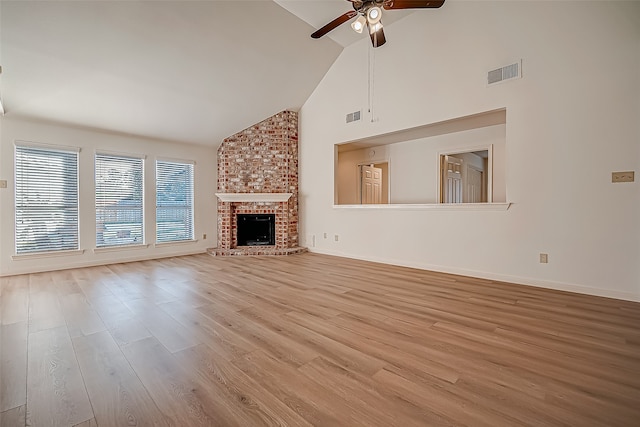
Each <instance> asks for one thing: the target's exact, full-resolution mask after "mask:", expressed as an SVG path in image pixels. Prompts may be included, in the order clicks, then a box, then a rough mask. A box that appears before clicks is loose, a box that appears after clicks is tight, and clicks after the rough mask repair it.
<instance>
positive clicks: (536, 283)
mask: <svg viewBox="0 0 640 427" xmlns="http://www.w3.org/2000/svg"><path fill="white" fill-rule="evenodd" d="M307 250H308V251H309V252H311V253H318V254H324V255H331V256H338V257H341V258H350V259H358V260H362V261H370V262H376V263H380V264H387V265H397V266H400V267H409V268H417V269H420V270H428V271H437V272H440V273H447V274H457V275H461V276H467V277H475V278H479V279H486V280H495V281H499V282H507V283H514V284H516V285H523V286H532V287H537V288H544V289H552V290H556V291H564V292H572V293H575V294H584V295H593V296H598V297H606V298H615V299H620V300H625V301H636V302H640V293H633V292H624V291H616V290H609V289H602V288H592V287H590V286H583V285H578V284H574V283H564V282H556V281H552V280H541V279H535V278H532V277H526V276H512V275H508V274H499V273H490V272H486V271H479V270H469V269H466V268H456V267H447V266H442V265H434V264H427V263H421V262H417V263H416V262H406V261H404V260H398V259H386V258H380V257H375V256H374V257H368V256H357V255H350V254H345V253H342V252H337V251H332V250H325V249H322V248H317V247H307ZM478 286H481V285H478Z"/></svg>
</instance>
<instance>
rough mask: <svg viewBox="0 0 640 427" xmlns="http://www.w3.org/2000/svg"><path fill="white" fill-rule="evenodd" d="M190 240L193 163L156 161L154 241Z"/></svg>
mask: <svg viewBox="0 0 640 427" xmlns="http://www.w3.org/2000/svg"><path fill="white" fill-rule="evenodd" d="M181 240H193V164H191V163H178V162H168V161H160V160H158V161H157V162H156V242H158V243H162V242H175V241H181Z"/></svg>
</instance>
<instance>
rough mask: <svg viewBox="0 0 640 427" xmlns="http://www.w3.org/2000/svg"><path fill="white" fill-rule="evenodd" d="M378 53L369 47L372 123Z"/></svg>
mask: <svg viewBox="0 0 640 427" xmlns="http://www.w3.org/2000/svg"><path fill="white" fill-rule="evenodd" d="M375 55H376V52H375V50H374V48H373V47H372V46H370V47H369V113H370V116H371V123H373V122H375V115H374V109H373V106H374V98H375V68H376V56H375Z"/></svg>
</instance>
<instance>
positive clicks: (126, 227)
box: [95, 154, 144, 247]
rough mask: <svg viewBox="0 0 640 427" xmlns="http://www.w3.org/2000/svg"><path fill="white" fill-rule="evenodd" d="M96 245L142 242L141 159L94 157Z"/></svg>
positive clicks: (110, 156) (108, 156) (104, 155)
mask: <svg viewBox="0 0 640 427" xmlns="http://www.w3.org/2000/svg"><path fill="white" fill-rule="evenodd" d="M95 167H96V169H95V181H96V246H97V247H107V246H122V245H136V244H142V243H144V234H143V218H144V216H143V205H144V204H143V183H144V174H143V159H142V158H139V157H127V156H118V155H111V154H96V164H95Z"/></svg>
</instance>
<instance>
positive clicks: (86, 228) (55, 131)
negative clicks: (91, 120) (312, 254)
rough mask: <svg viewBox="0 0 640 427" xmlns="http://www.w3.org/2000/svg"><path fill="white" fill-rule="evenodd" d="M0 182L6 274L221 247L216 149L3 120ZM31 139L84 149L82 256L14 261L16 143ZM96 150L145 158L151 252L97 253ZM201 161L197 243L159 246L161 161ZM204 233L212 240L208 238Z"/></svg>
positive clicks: (0, 267) (0, 249)
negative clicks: (218, 243)
mask: <svg viewBox="0 0 640 427" xmlns="http://www.w3.org/2000/svg"><path fill="white" fill-rule="evenodd" d="M0 126H1V127H0V144H1V145H0V179H4V180H7V182H8V188H6V189H0V236H1V237H0V275H11V274H20V273H28V272H36V271H47V270H55V269H64V268H73V267H81V266H87V265H99V264H107V263H113V262H124V261H132V260H140V259H150V258H160V257H166V256H173V255H183V254H191V253H201V252H204V251H205V249H206V248H208V247H214V246H216V232H217V231H216V211H215V196H214V193H215V188H216V152H215V149H214V148H213V147H205V146H197V145H188V144H177V143H170V142H164V141H155V140H148V139H140V138H134V137H129V136H121V135H114V134H108V133H101V132H94V131H89V130H83V129H77V128H71V127H65V126H60V125H53V124H45V123H37V122H31V121H24V120H16V119H9V118H7V117H4V118H0ZM16 140H20V141H30V142H37V143H45V144H54V145H63V146H73V147H79V148H80V156H79V174H80V249H83V250H84V253H82V254H80V255H68V256H63V257H60V256H56V257H39V258H36V259H33V258H30V257H26V258H23V259H17V260H13V259H12V256H13V255H14V254H15V243H14V199H13V195H14V179H13V176H14V167H13V155H14V142H15V141H16ZM96 150H104V151H112V152H116V153H123V154H142V155H145V156H146V160H145V170H144V172H145V187H144V189H145V212H146V213H145V223H144V226H145V234H146V243H148V244H149V246H148V247H147V248H143V249H125V248H122V249H118V250H115V251H108V252H99V253H94V252H93V249H94V248H95V236H96V234H95V206H94V201H95V196H94V188H95V187H94V178H93V176H94V175H93V174H94V156H95V152H96ZM156 158H163V159H167V158H169V159H180V160H192V161H195V162H196V164H195V182H194V198H195V211H194V217H195V225H194V226H195V237H196V239H198V241H197V242H189V243H176V244H170V245H161V246H158V247H155V245H154V243H155V216H154V212H155V160H156ZM203 234H207V239H206V240H203V239H202V237H203Z"/></svg>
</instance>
